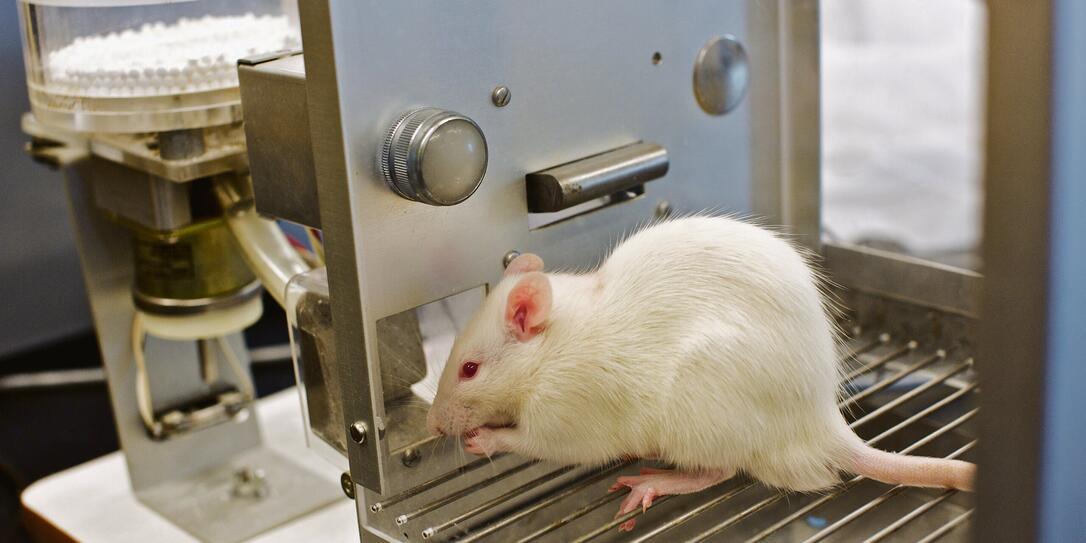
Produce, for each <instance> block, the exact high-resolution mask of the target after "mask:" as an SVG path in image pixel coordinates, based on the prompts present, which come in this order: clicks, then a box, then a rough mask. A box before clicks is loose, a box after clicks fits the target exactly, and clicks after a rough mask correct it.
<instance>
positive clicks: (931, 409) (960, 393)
mask: <svg viewBox="0 0 1086 543" xmlns="http://www.w3.org/2000/svg"><path fill="white" fill-rule="evenodd" d="M974 388H977V384H976V383H969V384H968V385H966V386H964V387H962V388H959V389H958V390H957V391H955V392H954V393H953V394H950V395H948V396H946V397H945V398H943V399H941V400H939V401H937V402H935V403H933V404H931V405H929V406H927V407H925V408H924V409H923V410H922V411H919V412H917V413H914V414H913V416H911V417H909V418H907V419H905V420H903V421H901V422H899V423H897V424H895V425H894V427H893V428H890V429H888V430H886V431H885V432H883V433H881V434H879V435H877V436H875V437H873V438H871V439H870V440H868V442H867V444H868V445H877V444H878V443H880V442H881V441H882V440H883V439H886V438H888V437H890V436H891V435H893V432H896V431H897V428H898V426H901V427H905V426H908V425H910V424H912V423H914V422H916V421H918V420H920V419H923V418H925V417H927V416H928V415H930V414H932V413H934V412H936V411H938V410H940V409H942V408H944V407H946V406H947V405H950V404H951V403H954V401H955V400H957V399H958V398H961V397H962V396H965V395H966V394H969V393H970V392H972V391H973V389H974Z"/></svg>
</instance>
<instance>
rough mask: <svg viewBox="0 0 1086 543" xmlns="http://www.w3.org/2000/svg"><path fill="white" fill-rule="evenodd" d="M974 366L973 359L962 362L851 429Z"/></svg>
mask: <svg viewBox="0 0 1086 543" xmlns="http://www.w3.org/2000/svg"><path fill="white" fill-rule="evenodd" d="M972 365H973V359H972V358H970V359H968V360H966V361H965V362H962V363H961V364H958V365H956V366H954V367H953V368H950V369H949V370H947V371H945V372H943V373H941V374H939V375H937V376H936V377H935V378H933V379H932V380H931V381H928V382H926V383H924V384H922V385H920V386H918V387H916V388H914V389H912V390H910V391H908V392H906V393H904V394H902V395H901V396H898V397H897V398H894V401H892V402H889V403H887V404H886V405H884V406H882V407H880V408H878V409H876V410H874V411H872V412H870V413H868V414H867V415H864V416H863V417H861V418H859V419H857V420H855V421H853V422H852V424H850V425H849V428H853V429H856V428H859V427H860V426H863V425H864V424H867V423H868V422H871V421H872V420H875V418H877V417H878V416H880V415H882V414H883V413H886V412H887V411H890V410H891V409H893V408H895V407H897V406H899V405H901V404H903V403H905V402H907V401H909V400H911V399H913V398H915V397H917V396H919V395H921V394H923V393H924V392H926V391H928V390H930V389H931V388H933V387H936V386H938V385H940V384H942V383H943V382H944V381H946V380H947V379H950V378H951V377H953V376H955V375H957V374H959V373H961V372H962V371H963V370H966V369H968V368H970V367H972Z"/></svg>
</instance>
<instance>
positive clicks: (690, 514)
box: [631, 483, 758, 543]
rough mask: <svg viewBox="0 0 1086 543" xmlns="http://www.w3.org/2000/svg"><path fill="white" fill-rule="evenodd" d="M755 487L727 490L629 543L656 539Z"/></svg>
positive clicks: (750, 485)
mask: <svg viewBox="0 0 1086 543" xmlns="http://www.w3.org/2000/svg"><path fill="white" fill-rule="evenodd" d="M755 486H758V483H746V484H744V485H741V486H738V487H736V488H733V489H731V490H729V491H727V492H725V493H723V494H721V495H719V496H717V497H715V498H713V499H711V500H709V501H707V502H705V503H703V504H701V505H699V506H697V507H695V508H693V509H691V510H690V511H687V512H686V513H683V514H682V515H680V516H678V517H676V518H674V519H672V520H671V521H669V522H667V523H665V524H661V525H659V526H657V527H656V528H654V529H653V530H652V531H650V532H647V533H645V534H643V535H641V536H640V537H638V538H637V539H634V540H633V541H632V542H631V543H641V542H643V541H647V540H648V539H649V538H652V537H656V536H658V535H660V534H662V533H664V532H666V531H668V530H670V529H672V528H675V527H678V526H681V525H683V524H685V523H686V522H687V521H689V520H690V519H692V518H694V517H696V516H698V515H700V514H702V513H704V512H705V511H707V510H709V509H712V508H714V507H716V506H717V505H720V504H722V503H724V502H726V501H728V500H730V499H732V498H734V497H736V496H738V495H740V494H742V493H743V492H746V491H747V490H750V489H751V488H754V487H755Z"/></svg>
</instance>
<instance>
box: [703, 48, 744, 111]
mask: <svg viewBox="0 0 1086 543" xmlns="http://www.w3.org/2000/svg"><path fill="white" fill-rule="evenodd" d="M749 83H750V64H749V62H748V61H747V52H746V50H744V49H743V44H741V43H739V42H738V41H737V40H736V39H735V38H733V37H731V36H718V37H715V38H713V39H711V40H709V42H708V43H706V44H705V45H704V46H703V47H702V48H701V51H698V58H697V60H696V61H695V62H694V96H695V97H696V98H697V100H698V105H699V106H701V109H702V110H704V111H705V112H706V113H708V114H710V115H724V114H725V113H728V112H730V111H732V110H733V109H735V108H736V107H738V106H739V104H740V102H742V101H743V98H744V97H745V96H746V94H747V86H748V85H749Z"/></svg>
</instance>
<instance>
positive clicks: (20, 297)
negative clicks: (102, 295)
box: [0, 2, 91, 364]
mask: <svg viewBox="0 0 1086 543" xmlns="http://www.w3.org/2000/svg"><path fill="white" fill-rule="evenodd" d="M0 96H2V97H3V103H2V104H0V307H2V308H3V309H2V310H0V364H3V360H4V355H9V354H12V353H14V352H17V351H24V350H26V349H29V348H32V347H35V346H40V345H42V344H44V343H47V342H49V341H51V340H55V339H58V338H61V337H65V336H70V335H72V334H74V333H77V332H80V331H84V330H88V329H89V328H90V326H91V324H90V315H89V312H88V309H87V302H86V299H85V296H84V293H83V279H82V277H81V275H80V272H79V263H78V257H77V255H76V252H75V244H74V242H73V240H72V229H71V225H70V221H69V219H68V206H67V203H66V200H65V196H64V185H63V183H62V179H61V176H60V174H59V173H58V172H55V171H51V170H49V169H47V168H45V167H44V166H41V165H39V164H35V163H34V162H33V161H31V160H30V157H29V156H27V154H26V153H24V152H23V145H24V143H25V142H26V140H27V137H26V135H24V134H23V133H22V131H21V130H20V129H19V118H20V117H21V116H22V114H23V112H25V111H27V110H28V108H29V105H28V102H27V98H26V80H25V76H24V73H23V54H22V45H21V39H20V37H19V21H18V10H16V9H15V5H14V3H13V2H7V3H5V4H4V5H3V7H2V9H0Z"/></svg>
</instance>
